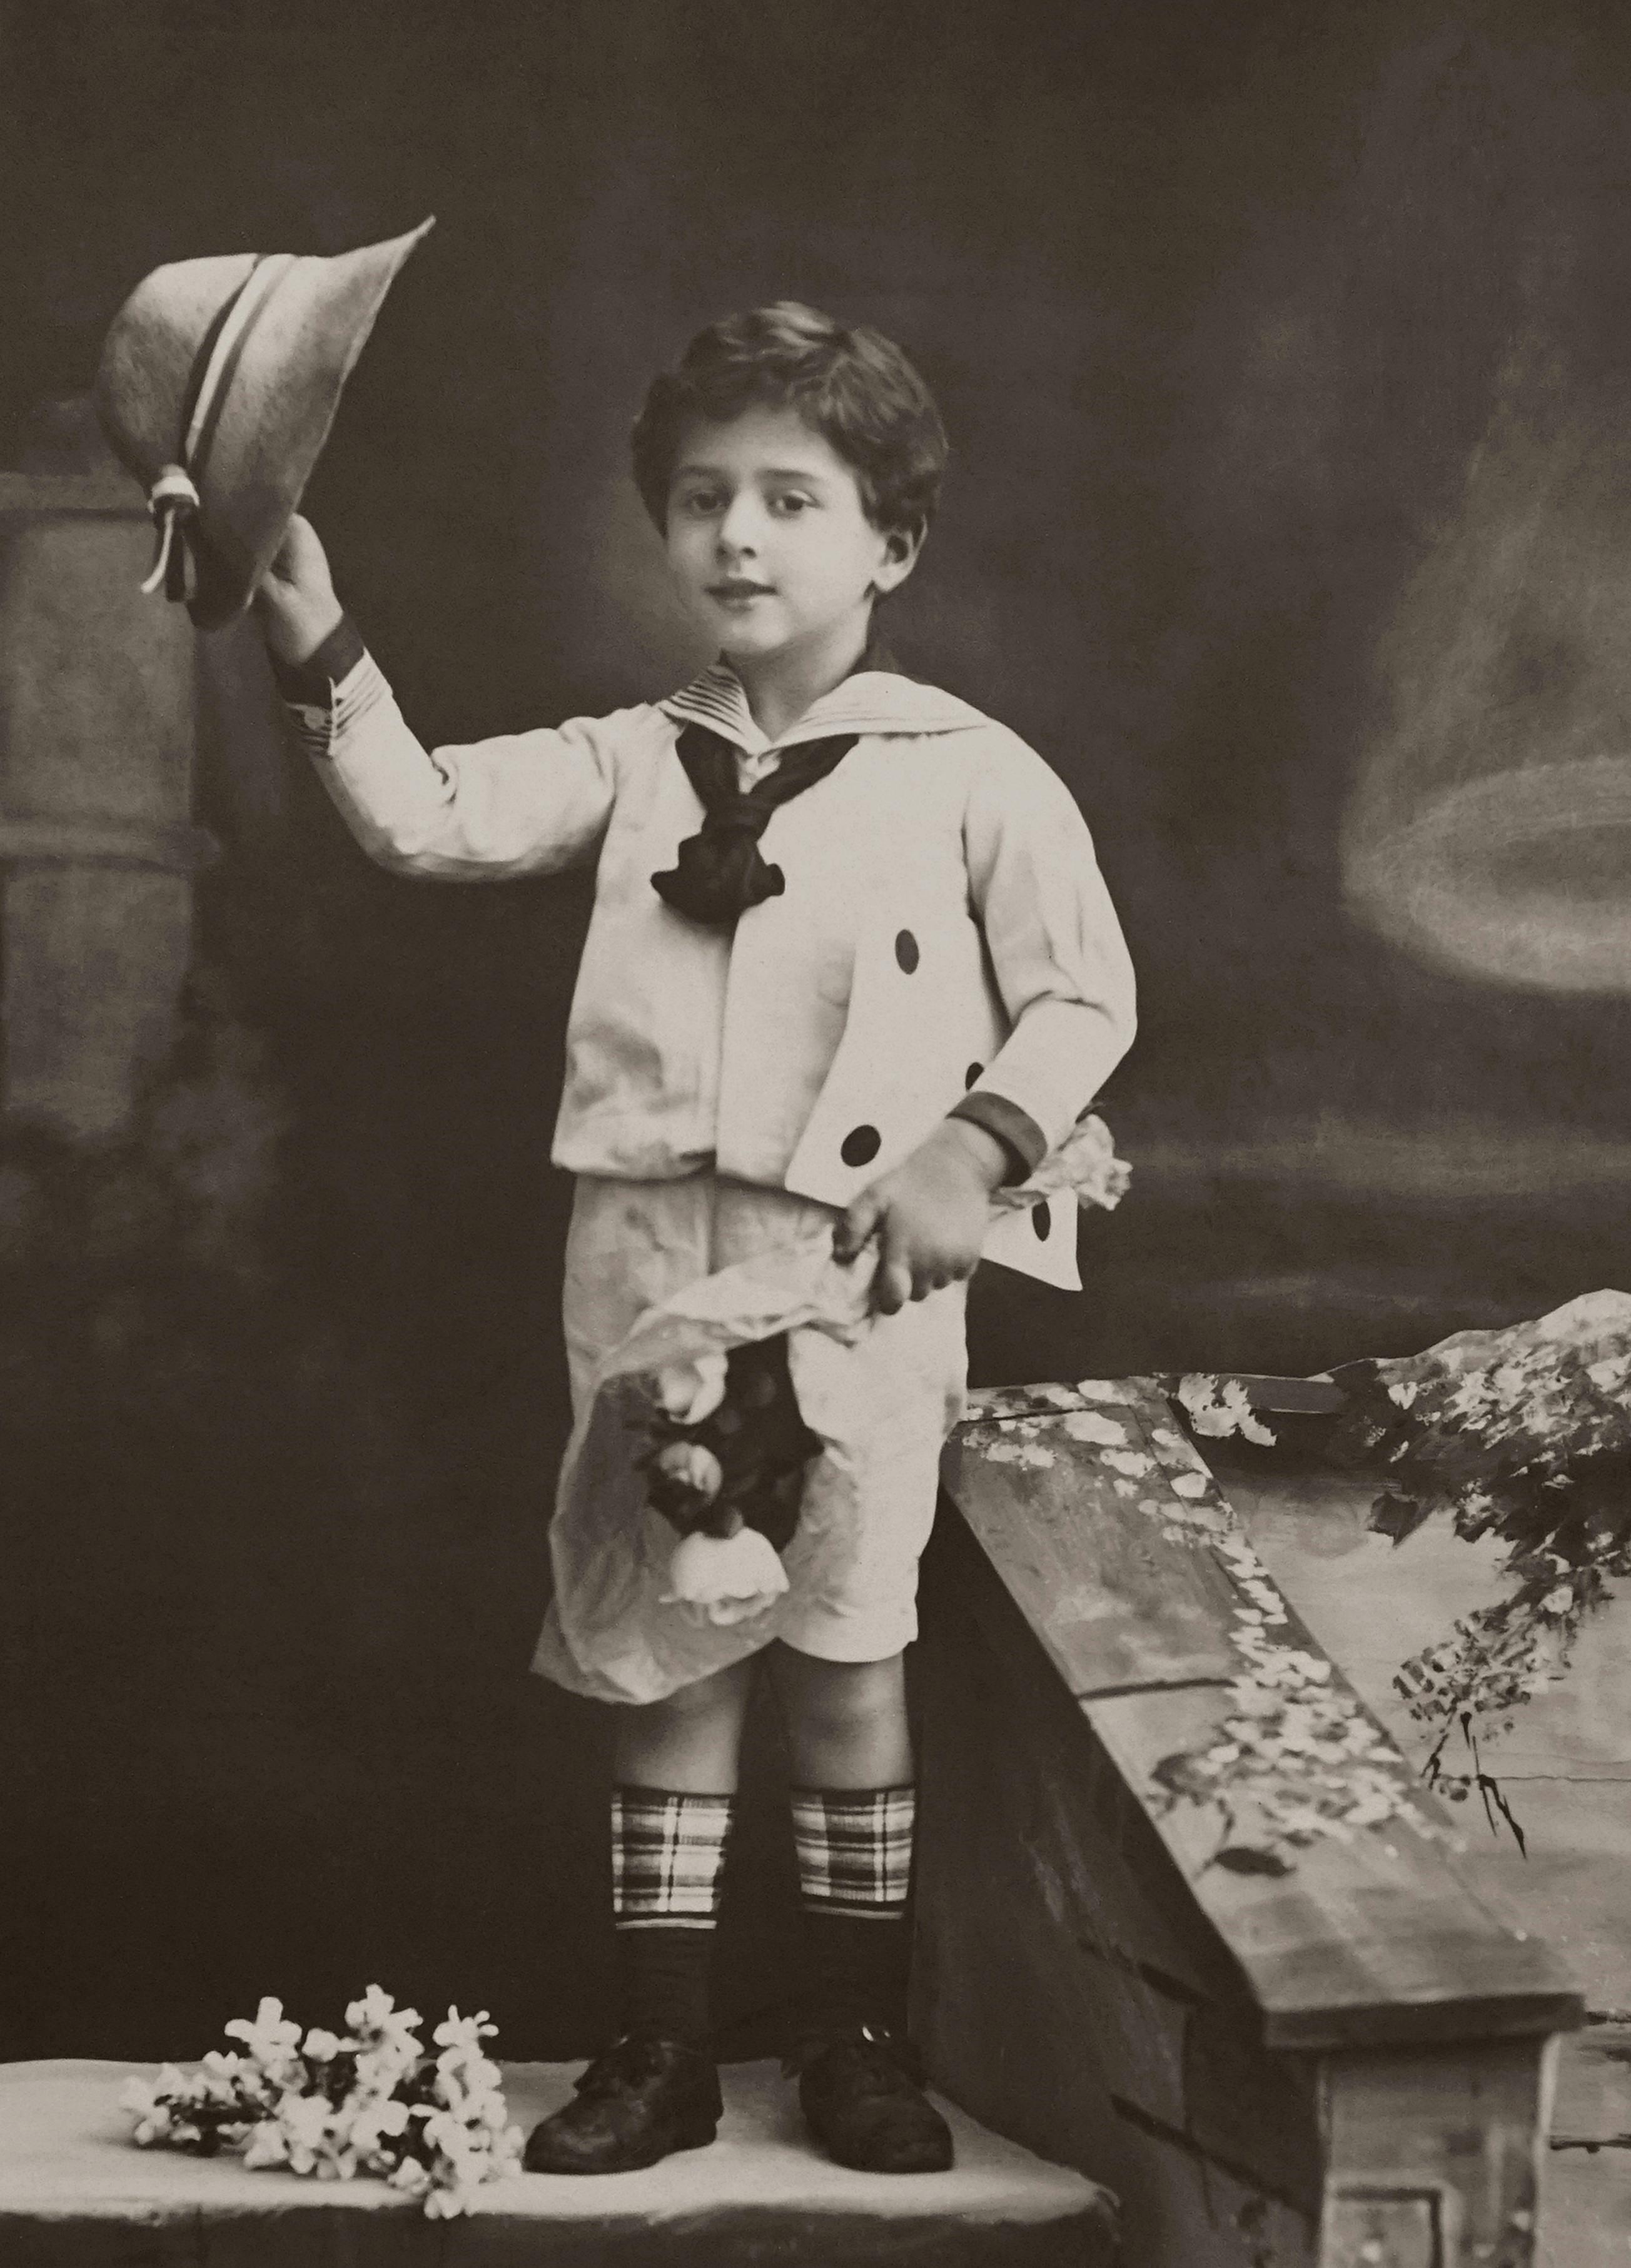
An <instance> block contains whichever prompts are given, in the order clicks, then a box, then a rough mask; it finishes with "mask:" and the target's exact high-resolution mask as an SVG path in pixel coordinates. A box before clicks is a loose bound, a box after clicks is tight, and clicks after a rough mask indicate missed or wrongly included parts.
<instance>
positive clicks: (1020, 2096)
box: [915, 1380, 1583, 2268]
mask: <svg viewBox="0 0 1631 2268" xmlns="http://www.w3.org/2000/svg"><path fill="white" fill-rule="evenodd" d="M945 1482H946V1499H947V1500H946V1501H945V1503H944V1504H943V1505H942V1511H941V1520H940V1521H939V1523H938V1526H937V1529H936V1534H935V1538H934V1543H933V1545H932V1546H931V1549H930V1551H929V1553H928V1554H927V1556H926V1561H925V1566H924V1589H925V1611H924V1617H923V1622H924V1638H923V1642H922V1645H921V1647H920V1649H919V1651H920V1656H921V1660H920V1664H919V1668H920V1696H921V1708H922V1721H923V1733H922V1739H923V1759H922V1790H923V1793H922V1811H921V1844H920V1859H919V1902H918V1928H919V1953H918V1963H917V1980H916V1986H915V1991H916V1998H917V2024H918V2028H919V2034H920V2036H921V2037H922V2039H923V2041H924V2043H925V2044H926V2050H927V2052H928V2056H929V2060H930V2067H931V2070H932V2072H933V2074H934V2078H935V2079H936V2080H937V2081H938V2082H939V2083H940V2084H941V2085H942V2086H943V2087H944V2088H946V2089H947V2090H948V2093H950V2094H952V2095H955V2096H956V2099H957V2100H958V2101H959V2102H963V2103H964V2104H965V2105H966V2106H967V2107H968V2108H969V2110H970V2111H972V2112H973V2113H974V2115H975V2116H976V2117H979V2118H982V2119H984V2120H985V2122H986V2123H987V2124H990V2125H992V2126H993V2127H995V2128H996V2129H997V2130H998V2131H999V2132H1004V2133H1007V2134H1010V2135H1012V2136H1014V2137H1015V2139H1018V2140H1021V2141H1022V2142H1024V2143H1026V2144H1027V2145H1029V2147H1031V2148H1033V2149H1036V2150H1037V2151H1039V2152H1042V2153H1043V2154H1045V2155H1047V2156H1048V2157H1051V2158H1053V2159H1056V2160H1059V2161H1062V2162H1065V2163H1067V2164H1071V2165H1074V2166H1076V2167H1079V2168H1080V2169H1082V2170H1083V2171H1084V2172H1087V2173H1089V2174H1090V2175H1092V2176H1094V2177H1095V2178H1096V2179H1098V2180H1101V2181H1103V2182H1104V2183H1108V2185H1109V2186H1110V2187H1111V2189H1113V2190H1114V2191H1117V2192H1118V2194H1119V2196H1120V2198H1121V2199H1122V2205H1123V2211H1124V2215H1125V2232H1126V2234H1125V2245H1126V2252H1125V2257H1126V2259H1127V2261H1128V2263H1129V2264H1130V2268H1133V2264H1136V2268H1214V2264H1216V2268H1270V2264H1273V2268H1303V2264H1308V2268H1475V2264H1476V2268H1529V2264H1531V2261H1532V2260H1533V2259H1534V2257H1535V2250H1534V2245H1535V2224H1536V2213H1537V2195H1538V2186H1539V2166H1540V2158H1541V2154H1542V2152H1543V2150H1544V2147H1545V2145H1544V2137H1545V2133H1546V2098H1547V2094H1548V2090H1549V2086H1550V2080H1551V2073H1552V2070H1553V2068H1554V2041H1555V2039H1556V2037H1557V2036H1558V2035H1559V2034H1560V2033H1562V2032H1564V2031H1567V2030H1568V2029H1572V2028H1573V2027H1575V2026H1576V2024H1578V2022H1579V2021H1580V2020H1581V2016H1582V2013H1583V2010H1582V2002H1581V1999H1580V1996H1579V1994H1578V1993H1577V1992H1576V1990H1575V1989H1574V1987H1573V1985H1572V1984H1571V1983H1570V1981H1569V1980H1568V1977H1566V1976H1565V1975H1564V1974H1563V1972H1562V1970H1561V1967H1560V1966H1559V1964H1558V1963H1557V1962H1556V1961H1555V1959H1554V1956H1553V1955H1551V1954H1550V1953H1549V1951H1548V1950H1547V1948H1546V1947H1545V1946H1544V1945H1543V1944H1541V1943H1539V1941H1536V1940H1532V1939H1529V1938H1525V1937H1524V1936H1523V1935H1521V1934H1520V1933H1517V1932H1516V1931H1514V1930H1512V1929H1509V1928H1508V1927H1506V1926H1503V1925H1502V1923H1500V1922H1499V1921H1498V1920H1496V1919H1495V1918H1494V1916H1493V1915H1492V1914H1491V1913H1490V1912H1489V1911H1487V1909H1486V1907H1485V1906H1484V1905H1483V1904H1480V1900H1479V1898H1478V1896H1477V1895H1476V1893H1475V1892H1474V1890H1473V1889H1472V1888H1471V1886H1470V1883H1469V1880H1468V1876H1467V1873H1466V1870H1465V1866H1464V1864H1463V1863H1462V1861H1461V1860H1460V1859H1459V1858H1458V1854H1457V1852H1456V1850H1455V1848H1454V1847H1453V1842H1452V1840H1451V1839H1450V1838H1451V1837H1453V1831H1454V1830H1453V1823H1452V1821H1451V1820H1450V1816H1449V1815H1447V1814H1446V1813H1445V1811H1444V1810H1443V1808H1441V1807H1440V1806H1439V1805H1437V1804H1436V1803H1435V1801H1434V1800H1432V1799H1431V1798H1429V1797H1428V1796H1426V1795H1425V1793H1419V1792H1416V1791H1414V1790H1413V1791H1412V1792H1411V1793H1409V1795H1408V1798H1407V1800H1406V1807H1405V1812H1404V1815H1402V1816H1395V1817H1391V1818H1388V1819H1384V1820H1383V1821H1381V1822H1379V1823H1376V1824H1374V1825H1369V1826H1361V1827H1358V1828H1356V1829H1354V1830H1350V1834H1349V1837H1348V1839H1346V1840H1340V1839H1337V1838H1335V1837H1330V1836H1325V1835H1321V1836H1318V1837H1316V1839H1315V1840H1313V1841H1312V1842H1311V1843H1310V1844H1309V1845H1308V1846H1307V1847H1306V1848H1303V1849H1301V1850H1299V1851H1295V1852H1291V1853H1290V1854H1289V1855H1290V1858H1291V1860H1292V1863H1291V1865H1290V1867H1289V1870H1288V1871H1286V1872H1280V1873H1275V1872H1269V1871H1233V1870H1231V1868H1230V1867H1229V1866H1221V1865H1219V1864H1217V1863H1215V1853H1216V1852H1217V1849H1218V1846H1219V1842H1220V1824H1219V1815H1218V1814H1217V1812H1216V1810H1215V1808H1214V1807H1213V1806H1211V1805H1208V1804H1205V1803H1202V1802H1200V1801H1199V1800H1190V1799H1188V1798H1185V1799H1183V1800H1177V1801H1176V1802H1173V1801H1171V1800H1170V1798H1169V1795H1168V1793H1166V1791H1165V1789H1164V1788H1163V1785H1162V1781H1161V1779H1159V1778H1157V1777H1156V1767H1157V1766H1158V1765H1160V1764H1162V1760H1163V1759H1165V1758H1168V1757H1170V1756H1173V1755H1174V1754H1179V1753H1183V1754H1191V1755H1192V1754H1196V1753H1199V1752H1200V1751H1203V1750H1205V1749H1207V1748H1208V1747H1209V1746H1210V1745H1211V1744H1212V1743H1214V1742H1215V1741H1216V1740H1217V1739H1218V1737H1219V1734H1220V1730H1221V1727H1222V1724H1223V1721H1224V1719H1225V1718H1226V1717H1227V1716H1229V1713H1230V1712H1231V1710H1232V1709H1233V1708H1234V1707H1235V1701H1234V1699H1233V1698H1232V1697H1231V1690H1230V1688H1231V1682H1232V1681H1236V1680H1238V1679H1239V1678H1240V1677H1241V1676H1242V1675H1243V1670H1244V1668H1246V1666H1247V1665H1246V1664H1245V1663H1244V1661H1243V1657H1242V1653H1241V1651H1240V1645H1239V1634H1240V1631H1241V1630H1242V1628H1243V1618H1242V1609H1252V1610H1254V1611H1255V1610H1257V1609H1260V1608H1261V1604H1262V1602H1263V1600H1264V1598H1265V1596H1266V1594H1273V1599H1274V1600H1275V1602H1277V1603H1276V1609H1275V1612H1274V1614H1273V1617H1272V1619H1273V1625H1274V1628H1275V1630H1276V1632H1277V1633H1278V1635H1279V1636H1280V1638H1281V1640H1282V1642H1285V1643H1288V1644H1290V1645H1291V1646H1295V1648H1297V1649H1298V1650H1300V1651H1301V1652H1302V1653H1303V1654H1304V1655H1305V1656H1314V1657H1317V1659H1318V1660H1319V1661H1324V1659H1325V1657H1324V1656H1323V1655H1322V1654H1321V1652H1320V1649H1319V1648H1318V1647H1317V1646H1316V1645H1315V1643H1314V1641H1313V1640H1312V1639H1311V1638H1310V1637H1309V1635H1308V1633H1307V1631H1306V1630H1305V1629H1303V1626H1302V1625H1301V1624H1300V1623H1299V1622H1298V1621H1297V1618H1296V1616H1295V1615H1294V1614H1293V1613H1292V1612H1291V1610H1290V1609H1288V1608H1287V1607H1286V1606H1285V1605H1284V1602H1282V1601H1279V1598H1278V1594H1277V1592H1275V1591H1274V1587H1273V1585H1272V1584H1271V1583H1270V1582H1269V1579H1268V1578H1267V1576H1266V1572H1265V1571H1264V1570H1263V1569H1262V1567H1261V1565H1260V1563H1257V1562H1256V1561H1255V1560H1254V1558H1253V1556H1252V1555H1251V1551H1250V1549H1249V1547H1248V1546H1247V1545H1246V1544H1245V1543H1244V1538H1243V1537H1242V1536H1241V1535H1240V1533H1239V1530H1238V1527H1237V1524H1236V1523H1235V1521H1234V1520H1233V1516H1232V1514H1231V1513H1230V1512H1229V1507H1228V1506H1227V1504H1226V1502H1225V1501H1224V1499H1223V1498H1222V1496H1221V1493H1220V1491H1219V1490H1218V1488H1217V1485H1216V1483H1215V1481H1214V1479H1213V1477H1212V1476H1211V1475H1210V1474H1209V1472H1208V1471H1207V1467H1206V1466H1205V1464H1204V1462H1202V1460H1201V1459H1200V1458H1199V1456H1198V1455H1197V1454H1196V1453H1195V1451H1194V1449H1193V1448H1192V1446H1191V1445H1190V1443H1189V1442H1188V1440H1186V1439H1185V1436H1184V1435H1183V1433H1182V1432H1181V1431H1180V1429H1179V1427H1178V1425H1177V1421H1176V1418H1175V1413H1174V1411H1173V1410H1172V1408H1171V1406H1170V1404H1169V1403H1168V1402H1167V1400H1166V1398H1165V1397H1164V1395H1162V1393H1161V1392H1160V1391H1159V1389H1158V1388H1157V1387H1156V1385H1155V1382H1154V1381H1148V1380H1144V1381H1140V1380H1132V1381H1121V1382H1119V1383H1117V1384H1113V1385H1098V1384H1094V1383H1092V1382H1086V1383H1085V1384H1084V1386H1083V1387H1082V1388H1060V1387H1044V1388H1020V1389H1014V1388H1010V1389H1004V1390H1003V1391H1002V1392H1001V1393H1000V1394H996V1395H985V1396H979V1397H976V1402H975V1406H974V1410H973V1414H972V1415H971V1417H970V1419H969V1420H968V1421H967V1423H965V1425H963V1428H962V1429H961V1431H960V1432H959V1434H958V1436H957V1437H956V1440H954V1441H953V1443H952V1445H951V1447H950V1448H949V1450H948V1457H947V1463H946V1469H945ZM1253 1602H1256V1609H1254V1608H1253ZM1320 1674H1321V1675H1325V1677H1326V1679H1327V1688H1326V1690H1330V1691H1332V1692H1333V1693H1336V1694H1339V1695H1347V1696H1348V1698H1349V1701H1350V1703H1351V1706H1352V1709H1353V1710H1354V1712H1357V1715H1358V1717H1359V1718H1361V1719H1363V1720H1364V1721H1365V1722H1366V1723H1367V1724H1368V1725H1370V1726H1374V1725H1375V1720H1374V1719H1369V1716H1368V1712H1364V1710H1363V1706H1362V1704H1361V1703H1360V1702H1359V1700H1358V1698H1357V1697H1356V1696H1353V1695H1352V1694H1351V1689H1349V1688H1347V1685H1346V1683H1345V1681H1344V1680H1343V1679H1342V1677H1341V1675H1340V1672H1339V1671H1338V1670H1336V1669H1334V1668H1332V1670H1330V1671H1329V1672H1321V1673H1320ZM1378 1732H1379V1728H1378ZM1380 1737H1382V1738H1383V1739H1385V1735H1381V1736H1380ZM1388 1753H1389V1756H1390V1757H1391V1758H1392V1759H1395V1760H1397V1761H1398V1762H1399V1767H1400V1779H1401V1783H1402V1782H1403V1781H1404V1779H1405V1776H1406V1768H1405V1767H1404V1765H1403V1760H1402V1759H1398V1752H1397V1750H1393V1749H1391V1746H1390V1748H1389V1751H1388ZM1244 1864H1246V1865H1247V1866H1248V1867H1250V1866H1251V1864H1252V1862H1251V1859H1247V1860H1245V1861H1244Z"/></svg>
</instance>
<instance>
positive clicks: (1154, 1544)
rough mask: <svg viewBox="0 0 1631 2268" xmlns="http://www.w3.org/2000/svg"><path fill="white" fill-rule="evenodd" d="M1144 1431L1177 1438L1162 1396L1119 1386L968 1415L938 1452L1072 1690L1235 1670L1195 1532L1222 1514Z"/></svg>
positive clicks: (1207, 1484) (1211, 1563) (951, 1486)
mask: <svg viewBox="0 0 1631 2268" xmlns="http://www.w3.org/2000/svg"><path fill="white" fill-rule="evenodd" d="M1154 1432H1161V1433H1162V1434H1165V1433H1168V1432H1171V1434H1172V1440H1173V1441H1175V1442H1180V1441H1181V1437H1180V1436H1178V1435H1177V1432H1176V1431H1175V1430H1174V1429H1173V1428H1172V1421H1171V1418H1170V1413H1169V1412H1168V1410H1166V1407H1165V1405H1164V1403H1163V1404H1161V1405H1160V1408H1159V1413H1158V1414H1156V1412H1155V1410H1152V1409H1151V1407H1150V1406H1149V1405H1148V1403H1145V1405H1144V1406H1142V1407H1140V1404H1139V1403H1137V1402H1136V1401H1135V1400H1134V1399H1133V1397H1132V1395H1131V1394H1130V1395H1129V1396H1128V1397H1127V1398H1126V1399H1125V1400H1121V1401H1115V1402H1111V1401H1108V1400H1107V1401H1103V1402H1099V1403H1083V1404H1082V1406H1081V1407H1079V1408H1077V1409H1074V1410H1039V1411H1033V1412H1032V1413H1031V1414H1030V1415H1026V1416H1011V1417H996V1418H974V1419H972V1420H970V1422H968V1423H966V1424H965V1425H963V1426H962V1427H961V1428H960V1429H959V1431H958V1432H957V1434H956V1436H955V1437H954V1440H953V1441H952V1443H951V1445H950V1447H948V1452H947V1456H946V1461H945V1465H944V1468H943V1478H944V1481H945V1486H946V1489H947V1491H948V1494H949V1495H950V1496H951V1497H952V1498H953V1499H954V1501H955V1502H956V1506H957V1509H958V1511H959V1512H960V1513H962V1515H963V1519H964V1520H965V1521H967V1522H968V1524H969V1527H970V1528H971V1529H972V1531H973V1533H974V1535H975V1536H976V1537H977V1539H978V1542H979V1543H981V1545H982V1546H983V1547H984V1549H985V1551H986V1553H987V1554H988V1556H989V1557H990V1558H991V1560H992V1564H993V1566H994V1567H995V1568H996V1570H997V1572H998V1573H999V1575H1000V1577H1001V1579H1002V1580H1003V1582H1004V1583H1005V1584H1006V1585H1007V1588H1008V1589H1009V1591H1010V1592H1011V1593H1012V1594H1013V1596H1014V1598H1015V1602H1016V1603H1017V1604H1018V1606H1019V1607H1020V1609H1022V1612H1023V1614H1024V1615H1025V1616H1026V1619H1027V1621H1028V1622H1029V1623H1030V1626H1031V1628H1032V1629H1033V1630H1034V1631H1036V1633H1037V1638H1039V1639H1040V1641H1041V1643H1042V1645H1043V1646H1044V1648H1045V1649H1046V1651H1047V1653H1048V1654H1049V1657H1050V1659H1051V1660H1052V1662H1053V1665H1054V1667H1055V1668H1056V1669H1057V1670H1058V1672H1059V1675H1060V1677H1061V1678H1063V1680H1064V1681H1065V1683H1066V1687H1067V1688H1068V1690H1070V1691H1071V1692H1072V1693H1073V1694H1075V1695H1077V1696H1078V1697H1081V1696H1083V1695H1087V1694H1091V1693H1103V1692H1116V1691H1120V1690H1125V1689H1126V1688H1128V1687H1130V1686H1144V1685H1170V1684H1186V1683H1192V1682H1193V1681H1195V1680H1197V1679H1207V1678H1210V1679H1213V1680H1214V1681H1221V1680H1222V1679H1224V1678H1227V1677H1229V1676H1230V1675H1233V1673H1234V1668H1235V1657H1234V1653H1233V1651H1232V1649H1231V1647H1230V1645H1229V1613H1230V1609H1231V1608H1232V1607H1233V1605H1234V1603H1235V1601H1234V1594H1233V1592H1232V1590H1231V1588H1230V1586H1229V1581H1228V1579H1227V1577H1226V1576H1225V1575H1224V1574H1223V1572H1222V1571H1221V1568H1220V1567H1219V1566H1218V1565H1217V1563H1216V1561H1215V1560H1214V1558H1213V1557H1212V1556H1211V1555H1210V1553H1208V1552H1206V1551H1202V1550H1197V1549H1196V1548H1195V1540H1194V1539H1195V1535H1196V1534H1197V1531H1198V1529H1199V1526H1200V1524H1201V1522H1202V1521H1203V1520H1204V1519H1205V1518H1206V1517H1207V1513H1208V1512H1210V1513H1211V1516H1212V1517H1213V1518H1214V1519H1215V1520H1216V1521H1217V1522H1218V1524H1219V1525H1220V1526H1221V1524H1222V1522H1223V1521H1224V1519H1225V1518H1226V1514H1225V1513H1224V1512H1223V1509H1222V1507H1221V1500H1220V1499H1218V1498H1217V1494H1216V1490H1215V1487H1214V1485H1213V1484H1212V1483H1211V1481H1210V1477H1209V1476H1207V1475H1206V1474H1205V1473H1204V1472H1201V1473H1199V1474H1194V1477H1193V1480H1192V1481H1191V1480H1190V1479H1189V1477H1188V1476H1190V1475H1191V1474H1192V1473H1193V1468H1192V1466H1191V1465H1190V1464H1189V1463H1188V1462H1187V1461H1185V1462H1184V1463H1181V1464H1180V1463H1178V1462H1177V1458H1178V1452H1177V1450H1175V1449H1174V1448H1172V1447H1170V1446H1167V1445H1166V1444H1165V1443H1161V1442H1157V1441H1156V1440H1154V1439H1152V1434H1153V1433H1154ZM1180 1478H1183V1479H1184V1480H1185V1485H1192V1486H1193V1487H1194V1489H1195V1491H1196V1494H1195V1495H1194V1497H1192V1498H1190V1499H1186V1498H1185V1497H1184V1496H1183V1495H1181V1494H1179V1493H1177V1491H1176V1488H1175V1484H1176V1483H1177V1481H1178V1480H1179V1479H1180Z"/></svg>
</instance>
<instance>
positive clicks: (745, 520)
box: [718, 497, 761, 552]
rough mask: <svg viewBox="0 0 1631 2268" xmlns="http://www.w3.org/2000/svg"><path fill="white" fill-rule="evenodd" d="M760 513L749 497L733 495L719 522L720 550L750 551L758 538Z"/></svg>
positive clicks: (755, 546)
mask: <svg viewBox="0 0 1631 2268" xmlns="http://www.w3.org/2000/svg"><path fill="white" fill-rule="evenodd" d="M760 517H761V516H760V514H759V512H758V511H757V509H756V505H755V504H754V500H753V498H752V497H733V499H732V501H731V504H730V508H729V510H728V511H727V512H726V514H725V517H724V518H723V519H721V520H720V528H719V536H718V542H719V548H720V550H721V551H722V552H743V551H752V550H754V549H756V548H757V544H758V540H759V523H760Z"/></svg>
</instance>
